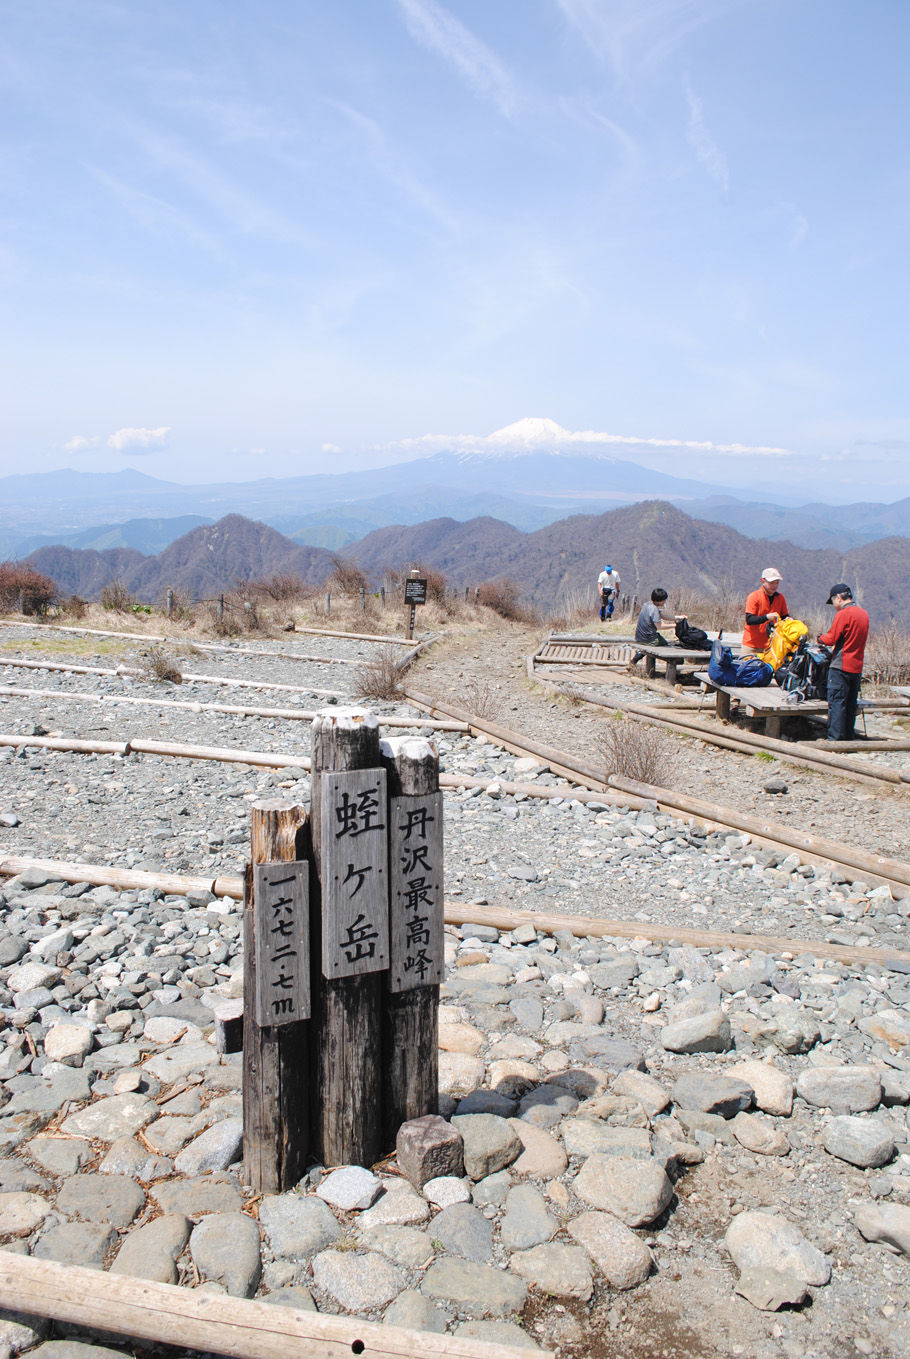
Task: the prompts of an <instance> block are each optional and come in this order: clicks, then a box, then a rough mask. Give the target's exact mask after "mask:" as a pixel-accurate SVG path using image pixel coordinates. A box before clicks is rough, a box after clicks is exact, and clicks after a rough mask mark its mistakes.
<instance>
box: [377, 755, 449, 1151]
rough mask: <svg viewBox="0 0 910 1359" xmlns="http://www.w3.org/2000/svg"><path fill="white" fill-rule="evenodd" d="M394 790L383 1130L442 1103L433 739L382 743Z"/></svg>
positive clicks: (390, 1139) (438, 803)
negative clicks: (440, 1090)
mask: <svg viewBox="0 0 910 1359" xmlns="http://www.w3.org/2000/svg"><path fill="white" fill-rule="evenodd" d="M380 750H381V753H382V762H383V766H384V767H385V771H386V776H387V780H388V790H389V882H390V893H389V898H390V899H389V911H390V920H389V955H390V956H389V974H388V987H387V990H386V993H385V997H384V1007H383V1023H382V1040H383V1054H384V1055H383V1094H382V1112H383V1131H384V1140H385V1145H386V1146H387V1147H391V1146H394V1144H395V1137H396V1134H397V1132H398V1129H399V1127H400V1126H401V1124H402V1123H404V1122H405V1121H406V1120H408V1119H411V1118H420V1117H421V1116H422V1115H423V1114H435V1113H437V1112H438V1105H439V983H440V981H441V980H442V977H443V971H444V940H443V881H442V867H443V845H442V795H441V793H440V792H439V759H438V757H437V754H436V749H435V747H434V746H433V744H432V743H431V742H430V741H428V740H426V739H424V738H416V737H410V736H398V737H392V738H391V739H389V740H384V741H382V742H381V743H380Z"/></svg>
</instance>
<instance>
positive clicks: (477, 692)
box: [458, 679, 500, 721]
mask: <svg viewBox="0 0 910 1359" xmlns="http://www.w3.org/2000/svg"><path fill="white" fill-rule="evenodd" d="M458 705H459V707H464V708H465V710H466V711H467V712H469V713H470V714H471V715H472V716H473V717H480V718H484V717H485V718H486V719H487V720H488V721H493V720H494V719H495V718H496V717H497V716H498V715H499V708H500V704H499V695H498V693H497V691H496V690H495V689H494V688H493V685H492V684H491V683H490V682H489V680H483V679H472V680H467V681H466V683H465V684H464V685H462V689H461V695H460V698H459V700H458Z"/></svg>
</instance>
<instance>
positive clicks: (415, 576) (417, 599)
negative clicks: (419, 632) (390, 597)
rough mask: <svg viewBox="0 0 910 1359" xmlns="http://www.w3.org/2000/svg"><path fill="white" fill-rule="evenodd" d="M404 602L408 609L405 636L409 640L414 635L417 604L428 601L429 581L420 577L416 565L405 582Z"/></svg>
mask: <svg viewBox="0 0 910 1359" xmlns="http://www.w3.org/2000/svg"><path fill="white" fill-rule="evenodd" d="M404 602H405V605H406V606H407V610H408V621H407V625H406V627H405V633H404V635H405V637H406V638H407V639H408V641H410V640H411V638H412V637H413V636H414V619H415V617H416V615H417V605H418V604H426V602H427V583H426V581H425V580H421V579H420V573H419V572H418V570H417V567H416V566H415V567H414V568H413V570H412V571H411V572H410V573H409V574H408V578H407V580H406V581H405V583H404Z"/></svg>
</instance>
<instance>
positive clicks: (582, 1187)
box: [572, 1154, 673, 1227]
mask: <svg viewBox="0 0 910 1359" xmlns="http://www.w3.org/2000/svg"><path fill="white" fill-rule="evenodd" d="M572 1188H573V1189H574V1191H575V1193H576V1194H577V1195H578V1196H579V1198H580V1199H582V1200H583V1201H584V1202H585V1203H588V1204H590V1205H591V1207H592V1208H599V1209H601V1210H602V1211H604V1212H608V1213H612V1214H613V1216H614V1217H618V1218H619V1220H620V1222H624V1223H625V1224H626V1226H627V1227H643V1226H645V1225H647V1224H648V1223H650V1222H653V1221H654V1219H655V1218H657V1217H659V1216H660V1214H661V1213H662V1212H663V1211H664V1209H665V1208H666V1207H667V1206H668V1205H669V1203H670V1200H671V1199H672V1197H673V1186H672V1184H671V1183H670V1180H669V1179H668V1177H667V1172H666V1171H665V1170H664V1168H663V1166H662V1165H660V1164H659V1162H657V1161H655V1160H651V1161H637V1160H632V1159H631V1158H630V1157H627V1156H601V1155H596V1154H595V1155H594V1156H590V1157H589V1158H588V1160H587V1161H586V1162H585V1163H584V1165H583V1166H582V1168H581V1170H580V1171H579V1173H578V1174H577V1175H576V1177H575V1181H574V1183H573V1185H572Z"/></svg>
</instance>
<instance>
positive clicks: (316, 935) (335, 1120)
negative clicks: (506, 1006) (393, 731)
mask: <svg viewBox="0 0 910 1359" xmlns="http://www.w3.org/2000/svg"><path fill="white" fill-rule="evenodd" d="M310 807H311V815H310V824H311V833H312V844H313V853H314V859H315V863H316V866H317V868H318V879H319V880H318V885H317V887H316V891H317V893H321V901H320V902H319V905H318V906H317V904H316V901H315V900H314V901H313V913H312V926H313V932H312V935H311V938H312V944H313V955H314V956H313V972H314V977H315V976H316V975H317V974H319V995H318V997H316V998H315V1004H314V1011H313V1015H314V1021H315V1023H314V1026H313V1035H312V1038H313V1043H314V1048H315V1050H314V1053H313V1066H314V1071H313V1075H314V1082H315V1087H316V1110H315V1115H314V1127H313V1140H314V1151H315V1153H316V1155H318V1156H320V1157H321V1159H322V1161H323V1163H324V1164H325V1165H344V1164H355V1165H366V1166H368V1165H372V1164H373V1163H374V1162H375V1161H377V1160H378V1159H379V1157H380V1156H381V1155H382V1153H383V1152H384V1151H385V1150H386V1148H385V1147H384V1146H383V1140H382V1107H381V1103H382V1026H381V1016H382V997H383V995H384V992H385V984H386V977H385V972H386V970H387V968H388V959H389V928H388V861H387V851H388V846H387V835H388V808H387V804H386V774H385V771H384V770H383V769H382V768H380V758H379V724H378V722H377V720H376V717H375V716H374V714H373V713H370V712H366V711H364V710H363V709H358V708H348V709H344V708H342V709H338V708H336V709H334V710H332V709H330V710H328V711H326V712H322V713H319V714H318V715H317V716H316V718H315V720H314V722H313V758H312V792H311V799H310ZM313 883H314V879H313V878H311V887H312V886H313Z"/></svg>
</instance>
